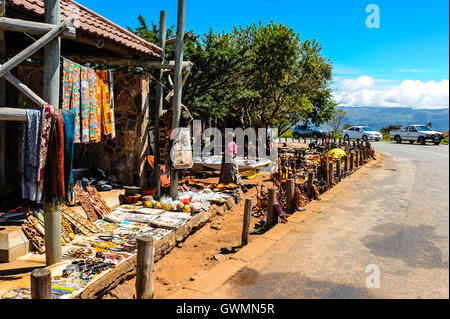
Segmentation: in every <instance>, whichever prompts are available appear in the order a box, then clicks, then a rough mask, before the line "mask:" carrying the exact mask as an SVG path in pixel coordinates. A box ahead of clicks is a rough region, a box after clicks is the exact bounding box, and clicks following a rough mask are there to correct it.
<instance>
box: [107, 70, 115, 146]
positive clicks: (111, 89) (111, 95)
mask: <svg viewBox="0 0 450 319" xmlns="http://www.w3.org/2000/svg"><path fill="white" fill-rule="evenodd" d="M108 75H109V98H110V103H111V126H112V128H111V129H112V132H111V138H115V137H116V120H115V118H114V76H113V73H112V71H111V70H108Z"/></svg>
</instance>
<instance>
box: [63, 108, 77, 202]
mask: <svg viewBox="0 0 450 319" xmlns="http://www.w3.org/2000/svg"><path fill="white" fill-rule="evenodd" d="M61 115H62V119H63V124H64V184H65V189H64V190H65V192H66V197H67V195H68V193H69V186H70V185H71V184H72V183H73V173H72V165H73V148H74V135H75V112H74V111H70V110H61Z"/></svg>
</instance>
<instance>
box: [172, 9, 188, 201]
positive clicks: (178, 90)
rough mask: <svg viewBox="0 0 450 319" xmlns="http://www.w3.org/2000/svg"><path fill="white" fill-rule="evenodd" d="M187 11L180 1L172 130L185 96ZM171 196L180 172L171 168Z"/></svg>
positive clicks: (177, 123) (176, 186) (174, 128)
mask: <svg viewBox="0 0 450 319" xmlns="http://www.w3.org/2000/svg"><path fill="white" fill-rule="evenodd" d="M185 11H186V1H185V0H178V17H177V43H176V46H175V75H174V84H175V85H174V96H173V101H172V103H173V105H172V130H176V129H177V128H178V127H179V126H180V117H181V98H182V95H183V85H182V81H183V80H182V77H181V76H182V70H183V66H182V63H183V51H184V16H185ZM170 196H171V197H172V199H173V200H175V199H176V198H177V197H178V172H177V170H175V169H173V168H172V167H171V169H170Z"/></svg>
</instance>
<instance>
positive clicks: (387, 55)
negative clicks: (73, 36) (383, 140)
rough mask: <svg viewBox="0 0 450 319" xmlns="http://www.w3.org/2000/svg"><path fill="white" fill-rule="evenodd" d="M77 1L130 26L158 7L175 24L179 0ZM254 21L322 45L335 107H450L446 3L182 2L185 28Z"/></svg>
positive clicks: (155, 14)
mask: <svg viewBox="0 0 450 319" xmlns="http://www.w3.org/2000/svg"><path fill="white" fill-rule="evenodd" d="M78 2H79V3H81V4H82V5H84V6H86V7H88V8H90V9H92V10H94V11H96V12H97V13H99V14H101V15H103V16H104V17H106V18H108V19H110V20H112V21H114V22H115V23H117V24H119V25H121V26H131V27H136V26H137V24H138V23H137V16H138V14H142V15H143V16H144V17H145V18H146V20H147V22H149V23H150V21H154V22H155V23H158V21H159V14H160V11H161V10H165V11H167V24H168V26H172V25H176V20H177V3H178V1H177V0H161V1H148V0H129V1H128V2H126V5H125V6H121V7H119V6H117V5H114V4H119V1H111V0H78ZM120 3H123V2H120ZM373 5H375V6H373ZM259 21H261V22H262V23H263V24H267V23H269V22H270V21H274V22H276V23H282V24H286V25H288V26H289V27H292V28H294V29H295V31H296V32H298V33H299V34H300V36H301V38H302V39H303V40H305V39H316V40H317V41H318V42H319V43H320V44H321V45H322V47H323V54H324V56H325V57H327V58H329V59H331V61H333V67H334V73H333V75H334V80H333V83H332V87H333V89H334V97H335V99H336V101H337V102H339V103H340V105H345V106H396V107H398V106H402V107H412V108H416V109H418V108H428V109H433V108H434V109H436V108H448V106H449V64H448V63H449V62H448V61H449V4H448V1H446V0H439V1H438V0H427V1H419V0H409V1H406V0H368V1H365V0H341V1H332V0H323V1H311V0H308V1H305V0H278V1H273V0H272V1H269V0H259V1H256V0H245V1H244V0H240V1H237V0H227V1H220V2H219V1H207V0H186V17H185V28H186V30H193V31H194V33H195V34H204V33H206V32H208V30H209V29H210V28H212V29H213V30H214V31H215V32H216V33H217V32H221V31H231V30H232V29H233V28H234V26H238V25H247V24H251V23H258V22H259Z"/></svg>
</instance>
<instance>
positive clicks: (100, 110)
mask: <svg viewBox="0 0 450 319" xmlns="http://www.w3.org/2000/svg"><path fill="white" fill-rule="evenodd" d="M95 83H96V98H97V125H98V136H99V140H100V139H101V136H102V114H103V102H102V96H103V95H102V80H101V79H100V76H99V71H96V72H95Z"/></svg>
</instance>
